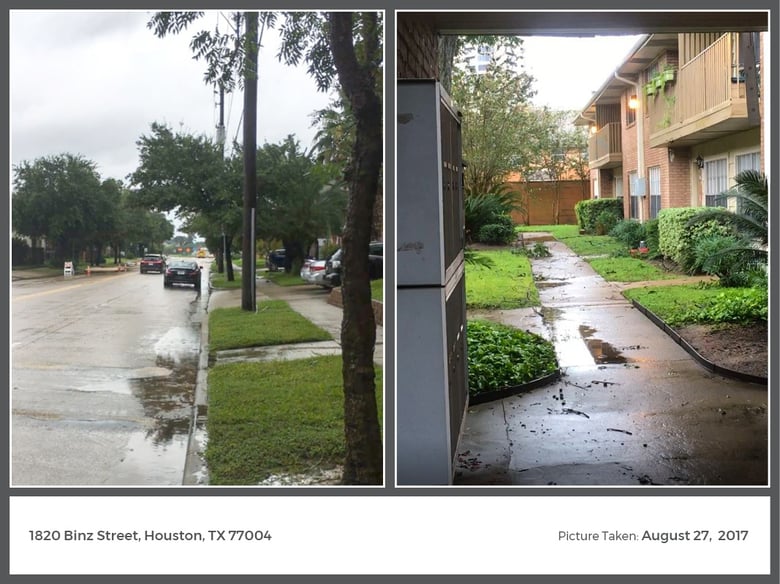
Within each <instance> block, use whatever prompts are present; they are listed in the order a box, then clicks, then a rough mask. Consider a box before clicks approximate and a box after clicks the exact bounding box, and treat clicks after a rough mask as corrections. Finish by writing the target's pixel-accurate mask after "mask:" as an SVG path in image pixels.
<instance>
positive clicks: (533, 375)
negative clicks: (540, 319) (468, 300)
mask: <svg viewBox="0 0 780 584" xmlns="http://www.w3.org/2000/svg"><path fill="white" fill-rule="evenodd" d="M466 330H467V333H466V334H467V343H468V373H469V393H470V394H471V395H477V394H479V393H482V392H486V391H495V390H498V389H502V388H505V387H510V386H514V385H520V384H523V383H528V382H530V381H533V380H535V379H539V378H541V377H544V376H545V375H549V374H551V373H554V372H555V371H556V370H557V368H558V361H557V359H556V357H555V349H554V348H553V346H552V344H551V343H549V342H547V341H545V340H544V339H542V338H541V337H539V336H538V335H535V334H533V333H530V332H526V331H522V330H519V329H515V328H512V327H509V326H505V325H502V324H496V323H492V322H488V321H484V320H470V321H468V324H467V329H466Z"/></svg>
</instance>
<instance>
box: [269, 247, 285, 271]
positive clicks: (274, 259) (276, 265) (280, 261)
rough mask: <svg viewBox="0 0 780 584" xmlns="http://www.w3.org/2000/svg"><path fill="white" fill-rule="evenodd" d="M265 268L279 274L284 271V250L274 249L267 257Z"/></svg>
mask: <svg viewBox="0 0 780 584" xmlns="http://www.w3.org/2000/svg"><path fill="white" fill-rule="evenodd" d="M265 267H266V268H268V271H270V272H277V271H279V270H283V269H284V248H281V249H274V250H271V251H269V252H268V255H266V256H265Z"/></svg>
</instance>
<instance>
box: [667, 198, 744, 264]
mask: <svg viewBox="0 0 780 584" xmlns="http://www.w3.org/2000/svg"><path fill="white" fill-rule="evenodd" d="M702 212H705V211H704V210H702V208H700V207H680V208H673V209H661V211H660V212H659V213H658V233H659V242H658V243H659V245H658V249H659V251H660V253H661V254H662V255H664V256H666V257H668V258H670V259H671V260H672V261H674V262H675V263H676V264H677V265H678V266H680V268H682V269H683V270H685V271H687V272H691V273H694V269H695V268H694V264H695V251H694V250H695V249H696V243H697V242H698V241H699V240H700V239H702V238H704V237H708V236H711V235H724V236H725V235H728V234H729V233H730V230H729V229H728V227H726V226H725V225H722V224H720V223H718V222H717V221H714V220H712V219H708V220H703V221H702V220H698V221H695V222H691V219H693V218H694V217H696V216H697V215H698V214H699V213H702Z"/></svg>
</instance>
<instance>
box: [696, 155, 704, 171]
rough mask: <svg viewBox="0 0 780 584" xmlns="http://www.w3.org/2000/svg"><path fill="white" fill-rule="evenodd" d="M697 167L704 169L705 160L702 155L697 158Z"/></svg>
mask: <svg viewBox="0 0 780 584" xmlns="http://www.w3.org/2000/svg"><path fill="white" fill-rule="evenodd" d="M696 166H698V167H699V168H704V159H703V158H702V157H701V154H699V155H698V156H697V157H696Z"/></svg>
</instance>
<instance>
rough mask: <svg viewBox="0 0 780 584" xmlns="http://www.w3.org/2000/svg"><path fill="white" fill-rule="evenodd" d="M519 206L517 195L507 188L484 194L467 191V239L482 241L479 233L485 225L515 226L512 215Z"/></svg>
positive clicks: (465, 203)
mask: <svg viewBox="0 0 780 584" xmlns="http://www.w3.org/2000/svg"><path fill="white" fill-rule="evenodd" d="M518 208H519V206H518V202H517V198H516V195H515V194H514V193H511V192H509V191H507V190H505V189H501V188H499V189H496V190H494V191H491V192H489V193H483V194H480V193H470V192H468V191H467V192H466V197H465V199H464V201H463V211H464V216H465V227H466V240H467V241H469V242H472V241H482V240H481V239H479V237H480V235H479V233H480V229H482V227H484V226H485V225H496V224H497V225H501V224H506V225H509V226H510V227H513V223H512V220H511V217H510V216H511V213H512V211H514V210H515V209H518Z"/></svg>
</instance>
